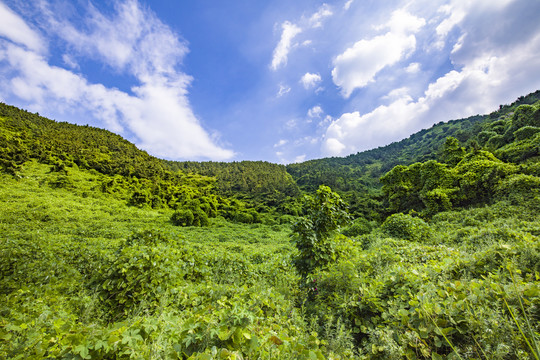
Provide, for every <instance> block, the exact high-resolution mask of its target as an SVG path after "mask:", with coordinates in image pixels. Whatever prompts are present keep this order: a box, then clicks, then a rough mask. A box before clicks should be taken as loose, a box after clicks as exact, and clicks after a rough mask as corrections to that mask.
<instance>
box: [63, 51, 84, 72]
mask: <svg viewBox="0 0 540 360" xmlns="http://www.w3.org/2000/svg"><path fill="white" fill-rule="evenodd" d="M62 61H63V62H64V64H66V65H67V66H69V67H70V68H72V69H80V68H81V67H80V66H79V64H78V63H77V61H76V60H75V59H74V58H73V57H72V56H71V55H69V54H64V55H62Z"/></svg>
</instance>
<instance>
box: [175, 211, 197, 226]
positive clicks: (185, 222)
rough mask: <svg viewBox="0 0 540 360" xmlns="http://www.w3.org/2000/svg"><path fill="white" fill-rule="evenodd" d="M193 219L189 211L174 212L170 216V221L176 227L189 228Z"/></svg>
mask: <svg viewBox="0 0 540 360" xmlns="http://www.w3.org/2000/svg"><path fill="white" fill-rule="evenodd" d="M194 219H195V217H194V216H193V212H192V211H191V210H176V211H175V212H174V213H173V214H172V216H171V221H172V223H173V224H174V225H176V226H191V225H193V220H194Z"/></svg>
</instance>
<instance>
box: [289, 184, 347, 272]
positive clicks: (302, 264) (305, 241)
mask: <svg viewBox="0 0 540 360" xmlns="http://www.w3.org/2000/svg"><path fill="white" fill-rule="evenodd" d="M303 210H304V213H305V215H304V216H303V217H301V218H300V219H299V220H298V222H297V223H295V224H294V225H293V243H294V244H295V246H296V248H297V249H298V251H299V254H298V255H297V256H296V257H295V259H294V264H295V266H296V268H297V270H298V272H299V273H300V274H301V275H302V276H304V277H305V276H307V275H308V274H310V273H312V272H313V271H314V270H315V269H317V268H320V267H323V266H325V265H327V264H328V263H330V262H333V261H335V260H336V258H337V254H336V251H335V250H336V243H335V239H334V238H333V237H332V235H333V234H334V233H335V232H336V231H337V230H338V229H339V227H340V226H341V225H344V224H346V223H347V222H348V221H349V214H348V212H347V207H346V205H345V203H344V202H343V200H341V198H340V197H339V195H338V194H336V193H334V192H332V190H331V189H330V188H329V187H328V186H322V185H321V186H320V187H319V189H318V190H317V192H316V194H315V195H314V196H306V197H305V203H304V209H303Z"/></svg>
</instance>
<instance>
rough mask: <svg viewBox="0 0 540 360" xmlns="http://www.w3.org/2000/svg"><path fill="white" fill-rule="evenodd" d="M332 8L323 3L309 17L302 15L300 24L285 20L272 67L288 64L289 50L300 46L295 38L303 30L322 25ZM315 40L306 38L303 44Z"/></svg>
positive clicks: (275, 49) (330, 14)
mask: <svg viewBox="0 0 540 360" xmlns="http://www.w3.org/2000/svg"><path fill="white" fill-rule="evenodd" d="M332 15H333V13H332V10H331V9H330V6H328V5H327V4H323V5H322V6H321V7H320V8H319V9H318V10H317V11H316V12H314V13H313V14H312V15H311V16H310V17H309V18H307V19H306V18H305V17H302V19H300V20H299V23H298V24H293V23H292V22H290V21H285V22H283V23H282V24H281V38H280V40H279V42H278V44H277V45H276V47H275V48H274V52H273V54H272V63H271V64H270V68H271V69H272V70H274V71H275V70H277V69H278V68H279V67H280V66H283V65H286V64H287V59H288V56H289V52H290V51H291V49H293V48H294V47H296V46H298V44H297V43H293V40H294V39H295V38H296V37H297V36H298V35H299V34H301V33H302V32H304V31H306V30H309V29H316V28H320V27H322V24H323V20H324V19H325V18H328V17H330V16H332ZM312 42H313V41H312V40H310V39H306V40H304V41H303V42H302V43H301V44H302V45H303V46H308V45H310V44H311V43H312Z"/></svg>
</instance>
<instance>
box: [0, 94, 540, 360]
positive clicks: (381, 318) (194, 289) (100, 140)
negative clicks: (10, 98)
mask: <svg viewBox="0 0 540 360" xmlns="http://www.w3.org/2000/svg"><path fill="white" fill-rule="evenodd" d="M539 97H540V92H536V93H534V94H531V95H528V96H526V97H522V98H520V99H518V101H517V102H516V103H514V104H511V105H505V106H501V107H500V109H499V110H498V111H496V112H494V113H492V114H490V115H486V116H476V117H472V118H469V119H464V120H456V121H451V122H448V123H443V124H438V125H435V126H434V127H433V128H431V129H429V130H423V131H421V132H420V133H417V134H414V135H412V136H411V137H410V138H409V139H406V140H403V141H401V142H399V143H395V144H391V145H389V146H387V147H384V148H379V149H374V150H371V151H368V152H365V153H360V154H356V155H352V156H349V157H347V158H332V159H321V160H313V161H309V162H306V163H303V164H294V165H289V166H287V167H284V166H281V165H274V164H269V163H264V162H240V163H229V164H227V163H211V162H207V163H191V162H190V163H176V162H168V161H163V160H159V159H156V158H154V157H152V156H150V155H148V154H146V153H145V152H143V151H140V150H138V149H137V148H136V147H135V146H134V145H132V144H130V143H129V142H127V141H126V140H123V139H122V138H120V137H119V136H117V135H114V134H112V133H110V132H107V131H104V130H100V129H95V128H91V127H88V126H76V125H71V124H67V123H57V122H54V121H52V120H48V119H45V118H43V117H40V116H38V115H37V114H31V113H28V112H26V111H23V110H19V109H17V108H14V107H11V106H8V105H4V104H1V105H0V165H1V172H0V203H1V204H2V211H0V358H6V359H128V358H129V359H131V358H134V359H538V358H539V356H540V351H539V348H540V239H539V237H540V165H539V159H540V131H539V130H538V129H540V102H539V101H538V100H539ZM379 178H380V183H379V182H378V181H379Z"/></svg>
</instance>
